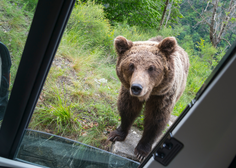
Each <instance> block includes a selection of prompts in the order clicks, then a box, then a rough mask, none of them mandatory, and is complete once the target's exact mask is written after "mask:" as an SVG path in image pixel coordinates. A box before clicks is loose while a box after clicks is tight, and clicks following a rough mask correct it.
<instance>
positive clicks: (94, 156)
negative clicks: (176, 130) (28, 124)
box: [17, 130, 139, 168]
mask: <svg viewBox="0 0 236 168" xmlns="http://www.w3.org/2000/svg"><path fill="white" fill-rule="evenodd" d="M19 159H20V160H24V161H28V162H31V163H35V164H38V165H42V166H47V167H51V168H54V167H55V168H65V167H69V168H73V167H81V168H123V167H125V168H136V167H138V165H139V163H137V162H134V161H132V160H128V159H125V158H122V157H120V156H117V155H114V154H112V153H109V152H107V151H104V150H100V149H97V148H94V147H91V146H88V145H84V144H82V143H79V142H76V141H72V140H69V139H66V138H62V137H59V136H56V135H52V134H47V133H43V132H39V131H33V130H27V131H26V134H25V136H24V139H23V142H22V144H21V147H20V149H19V152H18V154H17V160H19Z"/></svg>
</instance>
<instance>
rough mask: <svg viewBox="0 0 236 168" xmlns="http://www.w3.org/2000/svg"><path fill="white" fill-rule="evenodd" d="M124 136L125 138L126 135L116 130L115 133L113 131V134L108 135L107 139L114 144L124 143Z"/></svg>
mask: <svg viewBox="0 0 236 168" xmlns="http://www.w3.org/2000/svg"><path fill="white" fill-rule="evenodd" d="M126 136H127V133H125V132H123V131H120V130H118V129H116V130H115V131H113V132H111V133H110V135H109V137H108V140H109V141H112V142H115V141H124V140H125V138H126Z"/></svg>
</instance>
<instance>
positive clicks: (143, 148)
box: [134, 143, 152, 162]
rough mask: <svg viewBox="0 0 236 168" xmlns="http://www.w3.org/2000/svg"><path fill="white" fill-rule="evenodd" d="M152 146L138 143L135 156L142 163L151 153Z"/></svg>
mask: <svg viewBox="0 0 236 168" xmlns="http://www.w3.org/2000/svg"><path fill="white" fill-rule="evenodd" d="M151 148H152V146H151V145H149V144H142V143H138V145H137V146H136V148H135V150H134V154H135V155H136V157H137V159H138V160H139V161H140V162H141V161H142V160H143V159H144V158H145V157H146V156H147V155H148V153H149V152H150V151H151Z"/></svg>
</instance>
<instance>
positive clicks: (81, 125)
mask: <svg viewBox="0 0 236 168" xmlns="http://www.w3.org/2000/svg"><path fill="white" fill-rule="evenodd" d="M141 2H142V3H141ZM166 2H167V4H166ZM235 3H236V2H235V1H233V0H227V1H223V0H222V1H221V0H220V1H212V2H210V1H209V2H206V1H191V2H189V1H188V0H183V1H173V0H170V1H158V0H149V1H145V2H144V1H137V2H136V1H127V2H126V1H119V0H117V1H105V0H98V1H96V3H95V2H92V1H83V2H82V1H77V2H76V5H75V7H74V9H73V11H72V14H71V17H70V20H69V22H68V24H67V27H66V30H65V32H64V35H63V38H62V40H61V43H60V46H59V49H58V51H57V53H56V56H55V58H54V61H53V64H52V66H51V69H50V72H49V74H48V77H47V79H46V82H45V85H44V87H43V90H42V92H41V94H40V97H39V100H38V103H37V106H36V108H35V111H34V114H33V116H32V119H31V122H30V124H29V129H32V130H37V131H42V132H46V133H50V134H54V135H58V136H61V137H65V138H69V139H71V140H75V141H78V142H82V143H84V144H87V145H91V146H94V147H97V148H100V149H103V150H109V151H111V146H112V145H113V144H112V143H111V142H109V141H108V140H107V139H108V136H109V134H110V133H111V132H112V131H113V130H115V129H116V128H117V127H118V126H119V125H120V123H121V118H120V116H119V112H118V108H117V100H118V95H119V90H120V87H121V83H120V80H119V78H118V77H117V75H116V60H117V54H116V51H115V49H114V46H113V43H114V38H115V37H117V36H119V35H122V36H124V37H125V38H127V39H128V40H132V41H146V40H149V39H150V38H152V37H156V36H158V35H161V36H162V37H163V38H165V37H170V36H173V37H175V38H176V40H177V43H178V44H179V45H180V46H181V47H182V48H183V49H184V50H185V51H186V52H187V53H188V56H189V62H190V67H189V71H188V78H187V82H186V88H185V91H184V93H183V95H182V96H181V97H180V99H179V101H178V102H177V103H176V105H175V106H174V108H173V110H172V116H171V118H174V119H175V118H176V117H178V116H179V115H180V114H181V112H182V111H183V109H184V108H185V107H186V106H187V104H188V103H189V102H190V101H191V100H192V99H193V98H194V97H195V95H196V93H197V92H198V90H199V89H200V87H201V86H202V84H203V83H204V81H205V80H206V78H207V77H208V76H209V75H210V73H211V72H212V70H213V69H214V68H215V66H216V65H217V64H218V63H219V61H220V60H221V58H222V57H223V56H224V54H225V53H226V51H227V50H228V49H229V47H230V46H231V44H232V43H233V42H234V41H235V39H236V35H235V29H234V27H235V24H236V22H235V20H236V19H235V18H236V16H235ZM159 6H161V7H162V8H160V7H159ZM231 6H234V8H232V9H231V8H230V7H231ZM162 16H163V17H162ZM212 16H213V17H214V19H213V21H212V20H211V18H212ZM151 70H153V68H151ZM151 70H150V71H151ZM144 118H145V117H144V114H143V111H142V112H141V114H140V116H138V117H137V119H136V120H135V121H134V124H133V126H134V128H135V129H138V131H140V130H141V131H143V129H144V128H143V122H144ZM173 122H174V120H171V122H169V123H168V124H167V126H170V125H171V124H172V123H173ZM166 128H167V127H166ZM132 129H133V127H132ZM138 131H132V133H134V134H137V132H138ZM163 132H165V131H163ZM36 134H37V135H36ZM54 135H51V136H49V134H45V135H44V134H43V133H39V132H32V131H29V130H28V131H27V133H26V135H25V137H24V140H23V144H22V146H21V148H20V151H19V153H18V156H17V157H18V159H22V160H27V161H31V162H34V163H37V162H38V161H36V160H34V159H33V160H29V157H25V156H24V155H23V153H24V150H26V146H27V142H28V140H30V141H31V140H33V139H35V138H36V139H37V140H35V141H37V143H38V144H36V146H37V145H39V144H41V143H44V142H47V143H48V144H45V145H48V146H49V147H48V148H49V149H50V150H52V151H51V152H53V150H55V151H56V150H58V149H57V148H56V146H55V145H50V144H54V143H55V144H61V145H62V146H63V147H62V150H64V148H65V149H67V147H68V146H69V147H68V148H71V149H69V150H68V151H71V153H70V152H68V153H67V152H66V153H65V157H67V158H68V160H69V161H73V160H74V159H75V158H77V153H76V152H77V151H80V149H81V148H85V150H82V151H81V152H82V153H83V152H84V153H83V154H81V155H83V156H84V160H83V161H81V162H80V161H78V162H77V161H76V163H78V164H87V163H84V161H86V159H87V152H90V151H93V152H94V151H96V152H95V153H99V152H101V153H102V154H101V153H99V154H98V155H104V157H105V158H106V160H105V161H104V162H103V161H101V164H103V163H104V164H108V165H109V164H110V162H109V159H110V158H111V157H113V156H114V158H116V159H118V158H117V157H116V156H115V155H112V154H108V153H106V152H104V151H100V150H95V148H91V147H88V146H86V145H85V146H84V147H82V146H83V145H82V144H80V143H77V142H74V141H73V142H72V141H67V140H65V139H63V140H61V139H60V138H59V137H57V136H54ZM40 136H42V138H41V137H40ZM44 136H45V137H44ZM138 136H139V135H138ZM140 137H141V134H140ZM61 141H63V143H62V142H61ZM67 143H68V144H67ZM74 146H75V148H74ZM41 147H42V148H46V147H45V146H41ZM54 147H55V148H54ZM27 148H28V149H30V148H33V147H32V146H30V145H29V144H28V147H27ZM134 148H135V146H134V147H133V148H132V150H133V151H134ZM28 149H27V150H28ZM27 150H26V151H27ZM103 152H104V153H103ZM55 153H57V152H55ZM57 154H58V157H59V158H60V157H62V158H63V156H62V155H61V154H60V153H59V152H58V153H57ZM73 154H75V156H72V155H73ZM69 155H70V157H69ZM81 155H80V156H81ZM105 155H106V156H107V157H106V156H105ZM108 155H110V156H108ZM95 158H96V157H95ZM118 160H119V159H118ZM136 160H137V159H136ZM52 162H53V161H52ZM93 162H97V161H96V159H95V160H93ZM93 162H92V161H91V162H90V161H88V163H89V164H90V163H91V164H92V165H93ZM117 162H119V161H117ZM38 163H39V164H43V163H42V162H38ZM67 163H68V164H70V162H67ZM125 163H126V162H125ZM135 163H136V162H133V163H128V162H127V164H131V165H135ZM50 164H54V163H50ZM55 164H56V163H55ZM99 164H100V162H99ZM136 166H137V165H136Z"/></svg>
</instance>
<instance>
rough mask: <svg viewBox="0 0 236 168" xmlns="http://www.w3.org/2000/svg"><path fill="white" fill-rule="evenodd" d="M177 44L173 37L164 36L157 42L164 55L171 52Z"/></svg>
mask: <svg viewBox="0 0 236 168" xmlns="http://www.w3.org/2000/svg"><path fill="white" fill-rule="evenodd" d="M176 46H177V41H176V39H175V38H174V37H166V38H165V39H164V40H162V41H161V42H160V43H159V44H158V46H157V47H158V48H159V50H160V51H161V52H162V53H164V54H165V55H166V56H168V55H170V54H172V53H173V52H174V51H175V48H176Z"/></svg>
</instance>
